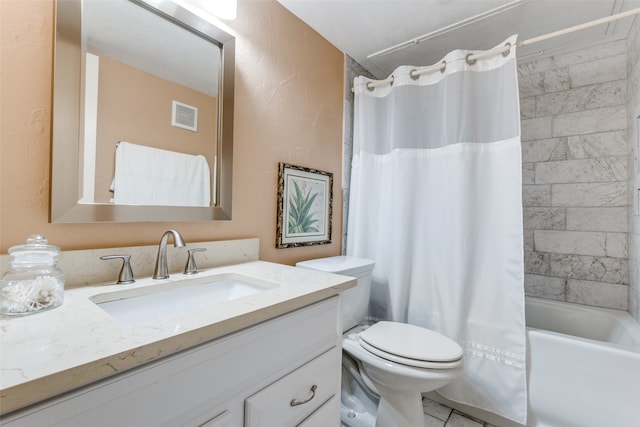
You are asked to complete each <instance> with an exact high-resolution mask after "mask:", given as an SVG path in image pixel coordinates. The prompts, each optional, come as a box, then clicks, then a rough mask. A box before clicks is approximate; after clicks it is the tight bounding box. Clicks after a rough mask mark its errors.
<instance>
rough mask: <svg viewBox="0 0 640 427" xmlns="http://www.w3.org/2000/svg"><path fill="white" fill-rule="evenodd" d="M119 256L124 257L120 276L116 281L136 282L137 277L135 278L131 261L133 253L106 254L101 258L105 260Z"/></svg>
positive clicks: (118, 282) (124, 283)
mask: <svg viewBox="0 0 640 427" xmlns="http://www.w3.org/2000/svg"><path fill="white" fill-rule="evenodd" d="M117 258H122V268H121V269H120V275H119V276H118V281H117V282H116V283H117V284H118V285H126V284H129V283H134V282H135V279H134V278H133V270H132V269H131V262H129V260H130V259H131V255H104V256H101V257H100V259H103V260H108V259H117Z"/></svg>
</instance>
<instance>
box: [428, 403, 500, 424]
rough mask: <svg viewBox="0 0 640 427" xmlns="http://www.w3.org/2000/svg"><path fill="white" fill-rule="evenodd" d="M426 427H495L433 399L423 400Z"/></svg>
mask: <svg viewBox="0 0 640 427" xmlns="http://www.w3.org/2000/svg"><path fill="white" fill-rule="evenodd" d="M422 408H423V409H424V427H495V426H494V425H493V424H489V423H485V422H484V421H482V420H479V419H477V418H474V417H472V416H471V415H467V414H463V413H462V412H460V411H457V410H455V409H452V408H449V407H448V406H445V405H442V404H440V403H438V402H435V401H433V400H431V399H428V398H426V397H425V398H424V399H422Z"/></svg>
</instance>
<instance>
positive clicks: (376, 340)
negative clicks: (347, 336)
mask: <svg viewBox="0 0 640 427" xmlns="http://www.w3.org/2000/svg"><path fill="white" fill-rule="evenodd" d="M359 335H360V336H359V343H360V345H361V346H362V348H364V349H365V350H367V351H368V352H370V353H372V354H375V355H376V356H378V357H381V358H383V359H386V360H389V361H392V362H396V363H401V364H403V365H408V366H413V367H416V368H426V369H452V368H456V367H458V366H460V365H461V364H462V356H463V353H462V347H460V345H458V343H456V342H455V341H453V340H452V339H450V338H447V337H445V336H444V335H441V334H439V333H437V332H435V331H432V330H429V329H425V328H421V327H419V326H415V325H409V324H406V323H397V322H384V321H383V322H378V323H376V324H374V325H373V326H371V327H370V328H368V329H366V330H364V331H363V332H361V333H360V334H359Z"/></svg>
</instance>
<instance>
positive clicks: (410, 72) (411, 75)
mask: <svg viewBox="0 0 640 427" xmlns="http://www.w3.org/2000/svg"><path fill="white" fill-rule="evenodd" d="M416 71H418V70H416V69H415V68H414V69H413V70H411V71H409V77H411V80H418V79H419V78H420V74H413V73H415V72H416Z"/></svg>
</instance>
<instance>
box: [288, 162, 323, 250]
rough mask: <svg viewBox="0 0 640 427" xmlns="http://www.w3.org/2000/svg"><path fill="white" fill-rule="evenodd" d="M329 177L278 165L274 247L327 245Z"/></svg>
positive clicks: (298, 167) (316, 172)
mask: <svg viewBox="0 0 640 427" xmlns="http://www.w3.org/2000/svg"><path fill="white" fill-rule="evenodd" d="M332 199H333V174H332V173H331V172H323V171H319V170H316V169H309V168H304V167H301V166H294V165H290V164H287V163H280V164H279V169H278V225H277V230H276V247H277V248H291V247H297V246H308V245H324V244H327V243H331V205H332Z"/></svg>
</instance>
